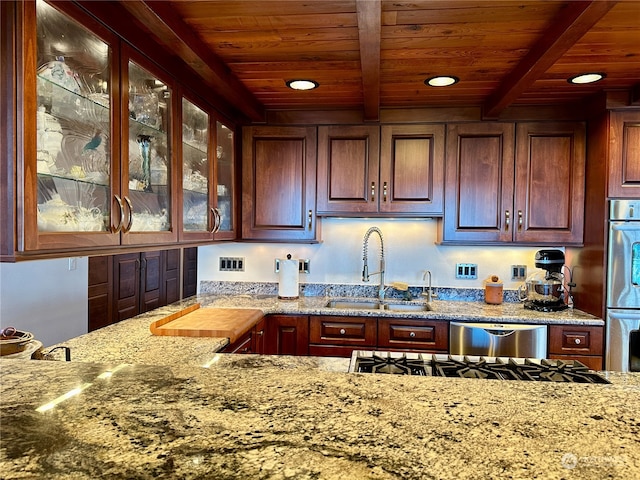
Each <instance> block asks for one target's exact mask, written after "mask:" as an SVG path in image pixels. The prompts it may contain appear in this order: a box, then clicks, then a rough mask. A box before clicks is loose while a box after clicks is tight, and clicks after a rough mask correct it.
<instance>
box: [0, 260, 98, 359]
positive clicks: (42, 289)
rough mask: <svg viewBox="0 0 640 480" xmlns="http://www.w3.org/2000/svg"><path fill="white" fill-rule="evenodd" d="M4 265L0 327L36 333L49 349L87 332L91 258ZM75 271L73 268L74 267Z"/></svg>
mask: <svg viewBox="0 0 640 480" xmlns="http://www.w3.org/2000/svg"><path fill="white" fill-rule="evenodd" d="M69 261H70V259H68V258H62V259H56V260H31V261H26V262H18V263H0V327H1V328H4V327H8V326H14V327H16V328H17V329H18V330H22V331H27V332H31V333H33V335H34V337H35V339H36V340H39V341H40V342H42V344H43V345H44V346H45V347H46V346H49V345H54V344H56V343H60V342H64V341H65V340H68V339H69V338H73V337H77V336H78V335H82V334H84V333H87V329H88V323H87V318H88V308H89V307H88V275H89V273H88V272H89V262H88V260H87V257H81V258H73V259H71V261H72V262H74V263H75V268H74V269H72V270H69ZM72 268H73V265H72Z"/></svg>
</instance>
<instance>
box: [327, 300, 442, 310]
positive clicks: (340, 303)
mask: <svg viewBox="0 0 640 480" xmlns="http://www.w3.org/2000/svg"><path fill="white" fill-rule="evenodd" d="M326 307H327V308H345V309H353V310H389V311H392V312H393V311H396V312H428V311H430V310H431V305H429V304H427V303H386V302H385V303H383V302H377V301H358V300H331V301H330V302H329V303H327V305H326Z"/></svg>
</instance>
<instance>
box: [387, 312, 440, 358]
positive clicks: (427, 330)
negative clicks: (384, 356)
mask: <svg viewBox="0 0 640 480" xmlns="http://www.w3.org/2000/svg"><path fill="white" fill-rule="evenodd" d="M378 348H380V349H390V350H391V349H392V350H408V351H411V350H419V351H421V352H424V351H426V352H433V353H436V352H440V353H442V352H445V353H446V352H448V351H449V322H447V321H445V320H409V319H405V318H380V319H378Z"/></svg>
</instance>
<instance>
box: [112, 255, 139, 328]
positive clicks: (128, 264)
mask: <svg viewBox="0 0 640 480" xmlns="http://www.w3.org/2000/svg"><path fill="white" fill-rule="evenodd" d="M113 281H114V288H113V302H114V319H113V320H114V322H119V321H121V320H124V319H126V318H131V317H133V316H135V315H138V313H140V254H139V253H125V254H122V255H115V256H114V257H113Z"/></svg>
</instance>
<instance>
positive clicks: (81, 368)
mask: <svg viewBox="0 0 640 480" xmlns="http://www.w3.org/2000/svg"><path fill="white" fill-rule="evenodd" d="M315 362H316V361H315V359H313V358H301V357H295V358H292V357H268V356H253V355H248V356H245V355H224V354H221V355H219V361H218V362H214V363H212V364H211V368H208V369H207V368H193V367H191V366H187V365H178V364H176V365H173V366H166V365H165V366H143V365H130V366H121V367H120V369H119V370H117V371H115V373H113V375H112V376H111V377H106V376H105V375H103V373H104V372H105V371H106V370H107V368H113V367H115V366H116V365H115V364H112V365H108V364H107V365H102V364H86V363H75V362H72V363H65V362H35V361H19V360H0V371H1V375H2V377H1V378H2V382H1V387H0V388H1V392H2V396H1V404H0V408H1V412H0V413H1V419H2V435H1V436H0V477H2V478H3V479H6V480H9V479H45V478H46V479H56V480H57V479H95V478H110V479H218V478H225V479H236V478H237V479H285V478H291V479H296V480H303V479H365V478H366V479H399V478H402V479H411V480H416V479H456V480H463V479H473V480H477V479H507V478H508V479H533V478H538V479H573V478H575V479H578V478H579V479H581V480H582V479H597V480H600V479H603V478H610V479H624V480H629V479H637V478H640V414H639V411H640V408H639V407H640V374H610V375H609V378H610V380H612V382H613V383H612V384H611V385H585V384H556V383H553V384H551V383H532V382H516V381H494V380H479V379H451V378H436V377H426V378H425V377H405V376H388V375H367V374H348V373H336V372H326V371H323V368H321V367H320V366H319V365H318V364H316V363H315ZM79 386H80V388H81V392H80V393H79V394H78V395H76V396H74V397H72V398H70V399H68V400H65V401H63V402H61V403H59V404H58V405H57V406H56V407H55V408H53V409H51V410H49V411H46V412H43V413H40V412H38V411H36V408H38V407H40V406H41V405H43V404H46V403H47V402H51V401H52V400H54V399H56V398H57V397H59V396H61V395H64V394H65V393H66V392H69V391H70V390H71V389H75V388H78V387H79Z"/></svg>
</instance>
